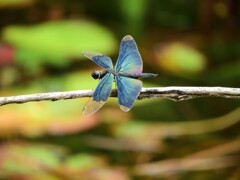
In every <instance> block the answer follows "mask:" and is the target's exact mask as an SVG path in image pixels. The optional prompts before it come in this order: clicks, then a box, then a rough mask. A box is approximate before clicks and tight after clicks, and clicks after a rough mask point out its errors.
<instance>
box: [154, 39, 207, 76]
mask: <svg viewBox="0 0 240 180" xmlns="http://www.w3.org/2000/svg"><path fill="white" fill-rule="evenodd" d="M156 57H157V62H158V65H159V66H160V67H161V68H162V69H164V70H165V71H167V72H169V73H172V74H175V75H180V76H182V77H185V78H191V76H192V75H196V74H198V73H200V72H201V71H203V70H204V69H205V67H206V59H205V57H204V56H203V54H201V53H200V52H198V51H197V50H196V49H194V48H193V47H190V46H188V45H186V44H183V43H180V42H174V43H171V44H167V45H166V46H164V48H160V49H158V51H157V52H156Z"/></svg>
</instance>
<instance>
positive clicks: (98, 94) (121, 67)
mask: <svg viewBox="0 0 240 180" xmlns="http://www.w3.org/2000/svg"><path fill="white" fill-rule="evenodd" d="M83 55H84V56H85V57H86V58H88V59H90V60H92V61H93V62H94V63H96V64H97V65H98V66H100V67H102V68H104V70H103V71H93V72H92V77H93V78H94V79H100V82H99V84H98V85H97V88H96V89H95V91H94V93H93V97H92V98H91V99H90V100H89V101H88V102H87V104H86V106H85V108H84V109H83V115H84V116H89V115H92V114H94V113H96V112H97V111H98V110H99V109H100V108H101V107H102V106H103V105H104V104H105V102H106V100H107V99H108V97H109V96H110V94H111V90H112V83H113V81H115V82H116V85H117V90H118V104H119V106H120V108H121V110H123V111H125V112H128V111H129V110H130V109H131V108H132V107H133V104H134V102H135V100H136V98H137V97H138V96H139V94H140V91H141V89H142V82H141V81H140V80H138V78H151V77H156V76H157V74H152V73H142V69H143V63H142V58H141V55H140V53H139V51H138V48H137V44H136V42H135V41H134V39H133V37H132V36H130V35H127V36H125V37H123V39H122V41H121V45H120V52H119V56H118V59H117V63H116V65H115V68H113V63H112V60H111V58H109V57H108V56H105V55H102V54H100V53H95V52H87V51H86V52H83Z"/></svg>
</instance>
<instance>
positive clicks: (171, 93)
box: [0, 87, 240, 106]
mask: <svg viewBox="0 0 240 180" xmlns="http://www.w3.org/2000/svg"><path fill="white" fill-rule="evenodd" d="M92 95H93V90H78V91H67V92H51V93H38V94H28V95H20V96H9V97H0V106H3V105H6V104H19V103H26V102H32V101H48V100H50V101H57V100H63V99H76V98H83V97H91V96H92ZM110 96H111V97H117V90H112V93H111V95H110ZM199 97H221V98H232V99H240V88H227V87H155V88H142V90H141V93H140V95H139V97H138V99H144V98H167V99H170V100H173V101H182V100H188V99H192V98H199Z"/></svg>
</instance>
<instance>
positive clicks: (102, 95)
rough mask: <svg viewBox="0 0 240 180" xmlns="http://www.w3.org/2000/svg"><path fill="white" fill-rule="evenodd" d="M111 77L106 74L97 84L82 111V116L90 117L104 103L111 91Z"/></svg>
mask: <svg viewBox="0 0 240 180" xmlns="http://www.w3.org/2000/svg"><path fill="white" fill-rule="evenodd" d="M112 82H113V75H112V74H110V73H108V74H106V75H105V76H104V77H103V79H101V81H100V82H99V84H98V86H97V88H96V89H95V91H94V93H93V97H92V99H90V100H89V101H88V102H87V104H86V106H85V108H84V109H83V115H84V116H90V115H92V114H94V113H95V112H97V111H98V110H99V109H100V108H101V107H102V106H103V105H104V104H105V102H106V100H107V99H108V97H109V96H110V93H111V90H112Z"/></svg>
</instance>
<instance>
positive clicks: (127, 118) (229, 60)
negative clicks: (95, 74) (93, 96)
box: [0, 0, 240, 180]
mask: <svg viewBox="0 0 240 180" xmlns="http://www.w3.org/2000/svg"><path fill="white" fill-rule="evenodd" d="M0 17H1V18H0V89H1V90H0V96H13V95H21V94H30V93H40V92H55V91H69V90H80V89H81V90H83V89H95V87H96V86H97V84H98V80H94V79H92V78H91V72H92V71H93V70H96V69H98V70H100V68H99V67H98V66H96V65H95V64H94V63H93V62H91V61H90V60H88V59H86V58H84V57H82V55H81V51H83V50H89V51H96V52H100V53H102V54H105V55H108V56H110V57H111V58H112V59H113V62H114V63H115V62H116V59H117V57H118V50H119V44H120V41H121V39H122V37H124V36H125V35H127V34H130V35H132V36H133V37H134V39H135V40H136V42H137V44H138V47H139V51H140V53H141V55H142V59H143V64H144V72H152V73H157V74H158V77H156V78H153V79H144V82H143V86H144V87H161V86H227V87H239V86H240V81H239V79H240V34H239V32H240V1H238V0H212V1H208V0H168V1H157V0H131V1H128V0H118V1H103V0H92V1H87V0H71V1H68V0H58V1H57V0H41V1H40V0H0ZM88 100H89V98H82V99H75V100H66V101H56V102H31V103H26V104H18V105H17V104H16V105H6V106H2V107H0V179H17V180H19V179H24V180H25V179H26V180H28V179H29V180H32V179H34V180H38V179H39V180H40V179H41V180H42V179H47V180H48V179H51V180H55V179H56V180H58V179H60V180H61V179H69V180H71V179H91V180H92V179H93V180H100V179H101V180H108V179H115V180H128V179H174V180H175V179H184V180H185V179H191V180H192V179H193V180H198V179H199V180H200V179H209V180H210V179H211V180H212V179H231V180H237V179H240V134H239V129H240V122H239V121H240V108H239V100H230V99H223V98H202V99H194V100H188V101H183V102H172V101H169V100H165V99H145V100H141V101H136V103H135V105H134V107H133V108H132V110H131V111H130V112H128V113H124V112H122V111H121V110H120V109H119V107H118V103H117V98H109V99H108V101H107V103H106V104H105V105H104V106H103V108H102V109H101V110H100V111H99V112H98V113H97V114H95V115H94V116H91V117H87V118H86V117H82V109H83V107H84V105H85V104H86V102H87V101H88Z"/></svg>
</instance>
